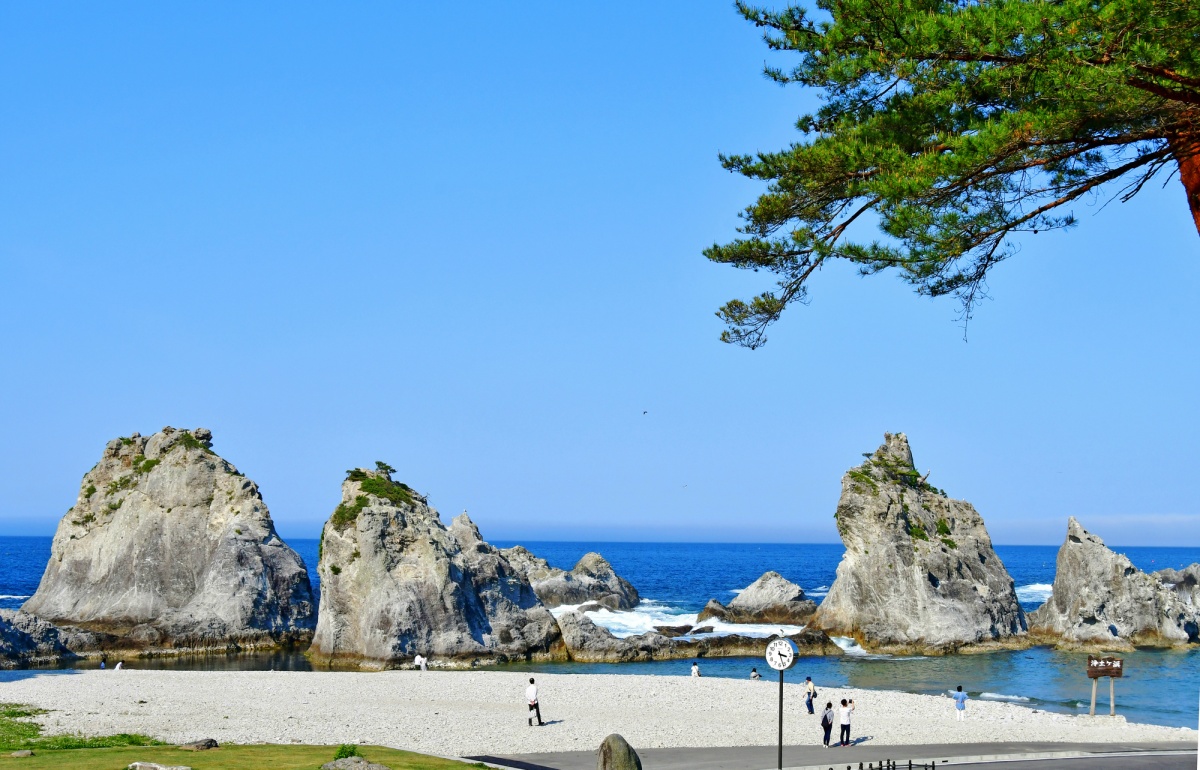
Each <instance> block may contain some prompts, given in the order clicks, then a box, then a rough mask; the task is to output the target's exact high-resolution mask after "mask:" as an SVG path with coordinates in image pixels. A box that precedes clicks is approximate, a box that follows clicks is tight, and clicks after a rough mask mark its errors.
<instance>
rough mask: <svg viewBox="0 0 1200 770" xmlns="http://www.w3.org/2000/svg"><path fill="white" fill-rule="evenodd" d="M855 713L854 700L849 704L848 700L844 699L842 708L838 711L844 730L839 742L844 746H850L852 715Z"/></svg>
mask: <svg viewBox="0 0 1200 770" xmlns="http://www.w3.org/2000/svg"><path fill="white" fill-rule="evenodd" d="M853 711H854V699H853V698H851V699H850V702H849V703H848V704H847V703H846V699H845V698H842V707H841V708H840V709H838V716H839V717H840V719H839V720H838V721H840V722H841V725H842V730H841V734H840V738H839V739H838V742H839V743H840V744H841V745H843V746H849V745H850V714H851V713H852V712H853Z"/></svg>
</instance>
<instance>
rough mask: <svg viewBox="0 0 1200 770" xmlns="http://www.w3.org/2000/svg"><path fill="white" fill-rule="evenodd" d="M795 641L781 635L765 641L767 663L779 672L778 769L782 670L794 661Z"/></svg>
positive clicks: (780, 747)
mask: <svg viewBox="0 0 1200 770" xmlns="http://www.w3.org/2000/svg"><path fill="white" fill-rule="evenodd" d="M797 652H798V649H797V648H796V643H795V642H793V641H792V640H791V639H788V638H787V637H783V636H777V637H775V638H774V639H772V640H771V641H769V642H767V665H768V666H770V667H771V668H773V669H775V670H776V671H778V672H779V753H778V759H779V770H783V672H784V671H787V670H788V669H789V668H791V667H792V664H794V663H795V662H796V653H797Z"/></svg>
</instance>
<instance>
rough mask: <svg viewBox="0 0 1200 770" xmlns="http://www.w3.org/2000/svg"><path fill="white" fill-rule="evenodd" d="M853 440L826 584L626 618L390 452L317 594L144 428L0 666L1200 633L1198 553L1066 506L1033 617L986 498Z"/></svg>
mask: <svg viewBox="0 0 1200 770" xmlns="http://www.w3.org/2000/svg"><path fill="white" fill-rule="evenodd" d="M865 457H866V460H865V461H864V462H863V463H861V464H859V465H858V466H856V467H854V468H851V469H850V470H849V471H847V473H846V474H845V475H844V476H843V478H842V492H841V496H840V498H839V501H838V505H837V510H836V513H835V517H836V519H837V526H838V532H839V535H840V536H841V539H842V542H843V544H844V545H845V548H846V552H845V556H844V557H843V559H842V562H841V564H840V565H839V566H838V569H837V577H836V579H835V580H834V583H833V585H832V586H831V587H830V589H829V593H828V594H827V595H826V597H825V598H824V600H823V601H822V602H821V603H820V604H819V605H818V604H817V603H816V602H814V601H812V600H811V599H809V598H808V597H806V596H805V595H804V591H803V589H801V588H800V586H798V585H796V584H794V583H791V582H790V581H788V580H786V579H785V578H783V577H782V576H781V575H779V574H778V573H775V572H766V573H764V574H763V576H762V577H760V578H759V579H758V580H756V581H755V582H754V583H752V584H751V585H750V586H748V587H747V588H745V589H744V590H742V591H741V592H739V594H738V596H737V597H736V598H735V599H733V600H732V601H730V602H729V603H728V605H723V604H722V603H720V602H718V601H716V600H715V599H714V600H712V601H710V602H709V603H708V605H707V606H706V607H705V608H704V610H703V611H702V612H701V613H700V614H699V615H698V617H697V622H696V624H694V625H692V626H680V627H663V628H658V629H655V630H654V631H651V632H649V633H644V634H640V635H637V636H630V637H626V638H618V637H616V636H614V635H613V634H612V633H611V632H609V631H608V630H607V629H605V628H603V627H602V626H599V625H597V624H596V623H595V622H594V621H593V620H592V619H591V618H589V617H588V616H587V614H586V612H587V611H590V610H597V609H601V608H603V609H607V610H610V611H623V610H629V609H632V608H633V607H635V606H636V605H637V604H638V602H639V601H640V597H639V595H638V592H637V590H636V588H634V586H632V585H631V584H630V583H629V582H628V581H627V580H625V579H624V578H622V577H621V576H619V575H618V574H617V573H616V571H615V570H614V569H613V567H612V565H611V564H609V563H608V561H607V560H605V559H604V558H603V557H602V556H601V555H599V554H595V553H590V554H587V555H586V556H584V557H583V558H582V559H580V561H579V563H578V564H576V565H575V567H574V568H573V569H571V570H562V569H558V568H555V567H552V566H550V565H549V563H547V562H546V561H545V560H544V559H540V558H538V557H537V556H536V555H534V554H533V553H531V552H529V551H528V550H527V549H525V548H523V547H520V546H516V547H513V548H506V549H499V548H495V547H494V546H492V545H490V544H489V543H487V542H486V541H485V540H484V539H483V537H482V535H481V534H480V531H479V529H478V527H477V526H476V525H475V524H474V522H472V521H471V520H470V519H469V518H468V517H467V516H466V514H463V515H461V516H458V517H456V518H455V519H454V520H453V522H452V523H451V525H450V526H449V527H447V526H445V525H444V524H443V523H442V521H441V518H440V516H439V514H438V512H437V511H436V510H435V509H433V508H432V507H430V506H429V504H428V500H427V498H426V497H425V496H423V495H421V494H420V493H418V492H417V491H415V490H413V489H412V488H411V487H409V486H407V485H405V484H403V483H401V482H398V481H395V480H394V479H393V478H392V474H393V473H394V470H393V469H392V468H390V467H388V466H386V465H385V464H383V463H377V464H376V465H377V467H376V468H374V469H367V468H356V469H353V470H350V471H348V472H347V476H346V479H345V481H344V482H343V484H342V496H341V501H340V502H339V504H338V505H337V506H336V508H335V509H334V511H333V513H332V515H331V516H330V518H329V520H328V521H327V522H326V524H325V527H324V529H323V531H322V535H321V545H320V556H319V564H318V568H317V569H318V574H319V575H320V576H321V583H322V597H321V601H320V606H319V607H318V606H317V602H316V600H315V598H314V594H313V590H312V586H311V585H310V583H309V579H308V574H307V571H306V570H305V566H304V562H303V560H302V559H301V558H300V556H299V555H298V554H297V553H296V552H295V551H294V550H292V549H291V548H289V547H288V546H287V545H286V544H285V543H284V542H283V541H282V539H280V538H279V536H278V534H277V533H276V532H275V528H274V525H273V523H272V521H271V517H270V512H269V511H268V509H267V506H266V504H265V503H264V502H263V500H262V497H261V495H260V494H259V491H258V487H257V485H256V484H255V483H254V482H253V481H251V480H250V479H248V478H246V477H245V476H244V475H242V473H241V472H239V471H238V470H237V468H235V467H234V466H233V465H232V464H230V463H229V462H228V461H226V460H224V459H223V458H221V457H220V456H219V455H217V454H216V453H215V452H213V450H212V434H211V432H210V431H207V430H205V429H203V428H198V429H195V430H177V429H174V428H170V427H167V428H164V429H163V430H162V431H160V432H158V433H155V434H154V435H152V436H149V437H142V436H140V435H138V434H134V435H133V436H130V437H123V438H120V439H114V440H113V441H111V442H109V443H108V445H107V446H106V447H105V449H104V452H103V454H102V456H101V458H100V461H99V462H98V463H97V464H96V465H95V466H94V467H93V468H92V469H91V470H90V471H88V473H87V474H85V475H84V477H83V480H82V482H81V484H80V491H79V495H78V498H77V500H76V503H75V505H74V506H72V508H71V509H70V510H69V511H68V512H67V514H66V515H65V516H64V517H63V519H62V521H61V522H60V523H59V527H58V531H57V532H56V534H55V537H54V541H53V544H52V547H51V557H50V561H49V563H48V564H47V567H46V571H45V573H44V575H43V577H42V581H41V584H40V585H39V587H38V589H37V591H36V593H35V594H34V596H33V597H31V598H30V600H29V601H28V602H26V604H25V605H24V606H23V607H22V608H21V610H19V611H16V612H13V611H2V612H0V667H17V666H20V667H24V666H35V665H47V664H53V663H57V662H61V661H64V660H70V659H72V658H77V657H96V656H100V655H104V654H106V653H109V652H113V653H120V654H129V655H142V656H155V655H188V654H203V653H211V652H240V651H248V650H260V649H269V648H278V647H292V648H296V647H299V648H301V649H307V650H308V654H309V657H310V658H311V659H312V660H313V661H314V662H315V663H318V664H322V665H329V666H336V667H350V668H364V669H380V668H391V667H402V666H409V665H412V662H413V660H414V658H415V657H416V656H417V655H422V656H424V657H426V658H432V659H433V660H434V661H436V663H437V664H440V665H451V666H470V665H477V664H481V663H497V662H501V663H502V662H510V661H567V660H573V661H581V662H625V661H641V660H664V659H676V658H691V657H718V656H757V655H760V654H762V651H763V648H764V646H765V644H766V640H765V639H763V638H759V637H755V636H751V635H747V634H737V633H733V634H728V633H722V634H714V633H712V625H711V624H712V623H713V622H715V621H720V622H722V623H729V624H746V623H758V624H762V623H769V624H775V625H792V626H800V627H802V630H801V631H799V632H798V633H795V634H792V635H791V636H790V638H791V639H793V641H795V643H796V644H797V646H798V647H799V648H800V652H801V654H802V655H839V654H842V649H841V648H840V647H839V646H838V645H837V644H835V643H834V641H833V638H834V637H848V638H851V639H853V640H854V641H855V642H857V643H858V644H859V645H861V646H862V647H863V648H864V649H866V650H868V651H872V652H884V653H898V652H904V653H918V654H926V655H928V654H935V655H937V654H947V653H955V652H970V651H986V650H993V649H1011V648H1021V647H1028V646H1032V645H1053V646H1055V647H1058V648H1061V649H1068V650H1088V651H1122V650H1130V649H1133V648H1135V647H1140V646H1150V647H1182V646H1187V645H1192V644H1196V643H1198V642H1200V634H1198V626H1200V565H1192V566H1191V567H1188V568H1187V569H1184V570H1163V571H1161V572H1156V573H1145V572H1142V571H1140V570H1138V569H1137V568H1135V567H1133V565H1132V564H1130V563H1129V560H1128V559H1126V558H1125V557H1124V556H1121V555H1120V554H1116V553H1114V552H1112V551H1111V550H1109V549H1108V548H1107V547H1106V546H1105V545H1104V543H1103V541H1101V540H1100V538H1098V537H1096V536H1095V535H1092V534H1091V533H1088V532H1086V530H1084V529H1083V528H1082V526H1081V525H1080V524H1079V523H1078V522H1077V521H1076V520H1075V519H1074V518H1071V519H1070V520H1069V522H1068V531H1067V538H1066V541H1065V542H1064V543H1063V546H1062V548H1061V549H1060V551H1059V554H1058V560H1057V572H1056V576H1055V580H1054V586H1053V591H1052V595H1051V597H1050V598H1049V599H1048V600H1047V601H1046V603H1045V604H1044V605H1043V606H1042V607H1041V608H1039V609H1038V610H1037V611H1035V612H1032V613H1030V614H1029V615H1028V616H1026V614H1025V613H1024V611H1023V610H1022V609H1021V607H1020V604H1019V603H1018V601H1017V597H1016V593H1015V588H1014V584H1013V580H1012V578H1011V577H1010V576H1009V574H1008V572H1007V570H1006V569H1005V567H1004V565H1003V563H1002V562H1001V561H1000V559H999V558H998V557H997V556H996V553H995V551H994V549H993V548H992V544H991V539H990V537H989V536H988V533H987V530H986V527H985V526H984V523H983V519H982V516H981V515H980V514H979V513H978V512H977V511H976V510H975V508H974V507H973V506H971V504H970V503H968V502H965V501H962V500H955V499H951V498H950V497H949V496H947V495H946V494H945V493H944V492H942V491H941V490H939V489H937V488H935V487H933V486H932V485H931V484H929V483H928V477H927V476H921V475H920V474H919V473H918V472H917V470H916V466H915V464H914V462H913V458H912V451H911V449H910V447H909V444H908V439H907V437H906V436H905V435H904V434H902V433H897V434H885V436H884V443H883V444H882V445H881V446H880V447H879V448H878V449H877V450H876V451H875V452H874V453H871V454H867V455H865ZM551 609H555V610H556V612H555V613H553V614H552V613H551ZM556 615H557V617H556Z"/></svg>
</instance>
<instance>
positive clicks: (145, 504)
mask: <svg viewBox="0 0 1200 770" xmlns="http://www.w3.org/2000/svg"><path fill="white" fill-rule="evenodd" d="M211 440H212V434H211V432H209V431H207V430H205V429H203V428H201V429H197V430H195V431H187V430H176V429H174V428H169V427H168V428H163V429H162V431H160V432H158V433H155V434H154V435H153V436H150V437H148V438H145V437H142V436H140V435H138V434H136V433H135V434H133V436H131V437H128V438H120V439H114V440H113V441H110V442H109V443H108V446H107V447H106V448H105V450H104V454H103V455H102V456H101V458H100V462H98V463H97V464H96V465H95V467H93V468H92V469H91V470H90V471H88V473H87V474H86V475H84V477H83V482H82V483H81V484H80V490H79V497H78V499H77V500H76V502H75V505H74V506H73V507H72V508H71V509H70V510H69V511H67V514H66V516H64V517H63V519H62V521H61V522H60V523H59V526H58V531H57V533H56V534H55V536H54V542H53V544H52V546H51V551H50V562H49V564H47V566H46V571H45V573H44V574H43V576H42V581H41V584H40V585H39V586H38V589H37V592H36V593H35V594H34V595H33V597H32V598H31V599H30V600H29V601H28V602H26V603H25V605H24V607H23V608H22V609H23V610H24V611H25V612H28V613H31V614H33V615H37V616H38V617H40V618H42V619H44V620H48V621H50V622H52V623H55V624H56V625H59V626H64V627H67V626H70V627H78V628H79V629H82V630H84V631H86V632H88V633H79V632H77V631H75V630H74V629H71V628H64V629H63V631H64V632H68V631H69V632H71V635H70V638H71V639H75V640H83V641H81V642H80V643H79V644H81V645H83V647H84V648H85V649H83V650H82V651H88V649H87V647H89V646H102V647H104V648H106V649H109V648H111V649H129V650H140V651H142V652H144V653H146V654H179V653H183V652H188V651H203V650H214V649H219V650H237V649H248V648H263V647H273V646H277V645H280V644H289V643H296V642H305V641H307V640H308V639H309V638H310V637H311V636H312V632H313V628H314V626H315V623H316V606H315V602H314V601H313V595H312V587H311V586H310V584H309V580H308V573H307V572H306V571H305V568H304V562H303V560H301V558H300V556H299V555H298V554H297V553H296V552H295V551H293V550H292V549H291V548H289V547H288V546H287V545H286V544H284V542H283V541H282V540H281V539H280V538H279V535H277V534H276V532H275V527H274V524H273V523H272V522H271V515H270V513H269V512H268V510H267V506H266V504H265V503H264V502H263V500H262V497H261V496H260V495H259V492H258V486H257V485H256V484H255V483H254V482H253V481H251V480H249V479H247V478H246V477H245V476H243V475H242V474H241V473H239V472H238V470H237V469H236V468H235V467H233V466H232V465H231V464H229V463H228V462H226V461H225V460H223V459H221V458H220V457H218V456H217V455H216V454H215V453H213V451H212V449H211V448H210V447H211V445H212V443H211ZM69 644H71V646H72V647H73V648H75V649H76V650H77V651H81V650H80V649H79V647H78V646H77V645H76V643H75V642H69Z"/></svg>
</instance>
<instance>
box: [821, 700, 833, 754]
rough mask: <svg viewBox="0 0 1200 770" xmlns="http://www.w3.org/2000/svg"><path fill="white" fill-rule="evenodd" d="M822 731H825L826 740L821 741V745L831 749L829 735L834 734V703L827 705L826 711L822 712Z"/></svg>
mask: <svg viewBox="0 0 1200 770" xmlns="http://www.w3.org/2000/svg"><path fill="white" fill-rule="evenodd" d="M821 729H822V730H824V731H825V738H824V740H822V741H821V745H822V746H824V747H825V748H829V734H830V733H831V732H833V703H832V701H831V702H829V703H826V704H825V710H824V711H822V712H821Z"/></svg>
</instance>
